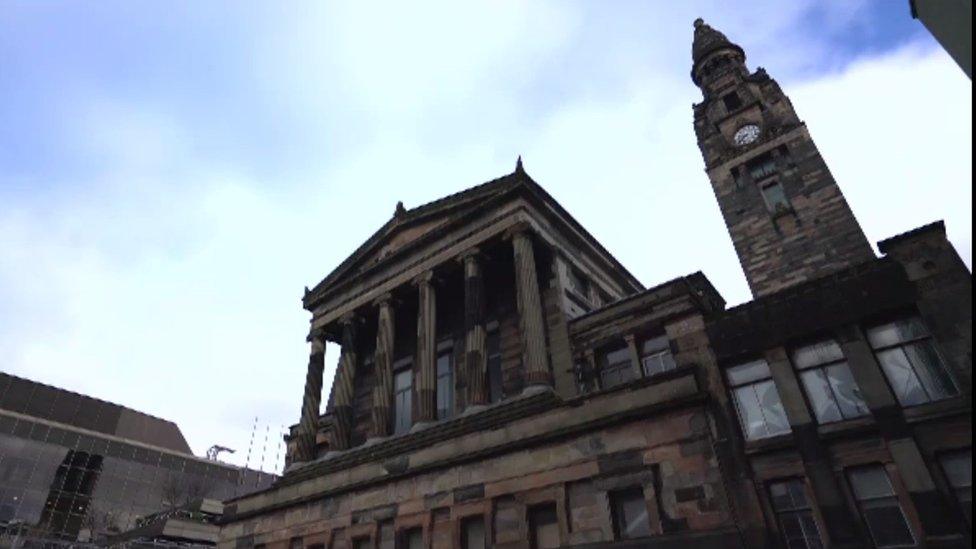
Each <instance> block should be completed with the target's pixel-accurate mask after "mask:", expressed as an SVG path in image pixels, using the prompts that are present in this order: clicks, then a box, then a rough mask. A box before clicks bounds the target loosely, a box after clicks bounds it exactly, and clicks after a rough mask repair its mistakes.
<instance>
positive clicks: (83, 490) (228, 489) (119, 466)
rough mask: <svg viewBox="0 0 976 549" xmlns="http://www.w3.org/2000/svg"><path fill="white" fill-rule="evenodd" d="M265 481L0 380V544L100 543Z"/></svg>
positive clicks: (162, 433)
mask: <svg viewBox="0 0 976 549" xmlns="http://www.w3.org/2000/svg"><path fill="white" fill-rule="evenodd" d="M274 479H275V475H272V474H270V473H264V472H260V471H254V470H251V469H243V468H239V467H236V466H233V465H230V464H227V463H222V462H218V461H212V460H207V459H204V458H200V457H196V456H194V455H193V454H192V452H191V451H190V447H189V445H188V444H187V443H186V440H185V439H184V438H183V435H182V433H181V432H180V429H179V427H177V425H176V424H174V423H172V422H169V421H166V420H163V419H159V418H156V417H152V416H150V415H147V414H143V413H141V412H137V411H135V410H130V409H128V408H125V407H123V406H119V405H117V404H112V403H109V402H104V401H101V400H98V399H95V398H91V397H88V396H85V395H80V394H77V393H72V392H70V391H66V390H63V389H58V388H55V387H51V386H48V385H44V384H42V383H37V382H34V381H30V380H27V379H23V378H20V377H16V376H13V375H9V374H5V373H2V372H0V534H2V533H4V532H7V533H10V532H13V531H16V532H18V533H20V534H24V535H29V536H32V537H35V536H36V537H50V538H56V539H61V540H80V541H87V540H95V539H101V538H104V537H106V536H109V535H112V534H114V533H118V532H122V531H126V530H128V529H130V528H132V527H133V526H135V522H136V519H137V518H138V517H140V516H144V515H149V514H152V513H156V512H158V511H161V510H164V509H167V508H171V507H175V506H178V505H182V504H185V503H186V502H188V501H191V500H194V499H198V498H210V499H218V500H225V499H229V498H232V497H234V496H239V495H243V494H246V493H249V492H252V491H254V490H257V489H261V488H265V487H267V486H269V485H270V484H271V483H272V482H273V481H274Z"/></svg>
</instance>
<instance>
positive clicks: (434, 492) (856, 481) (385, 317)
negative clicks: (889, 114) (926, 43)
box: [220, 21, 972, 549]
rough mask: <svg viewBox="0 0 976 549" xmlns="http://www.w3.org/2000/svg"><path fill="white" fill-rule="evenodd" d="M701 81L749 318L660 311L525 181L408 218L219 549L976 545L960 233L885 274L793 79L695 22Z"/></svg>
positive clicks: (685, 287) (319, 313)
mask: <svg viewBox="0 0 976 549" xmlns="http://www.w3.org/2000/svg"><path fill="white" fill-rule="evenodd" d="M693 60H694V68H693V72H692V78H693V79H694V81H695V82H696V83H697V84H699V85H700V86H701V87H702V89H703V92H704V94H705V101H704V102H703V103H702V104H700V105H696V106H695V129H696V131H697V133H698V135H699V143H700V145H701V148H702V152H703V155H704V157H705V161H706V166H707V168H708V173H709V177H710V179H711V182H712V185H713V187H714V189H715V192H716V196H717V197H718V200H719V203H720V205H721V207H722V212H723V215H724V216H725V218H726V221H727V224H728V226H729V232H730V235H731V236H732V240H733V244H734V245H735V247H736V250H737V252H738V253H739V256H740V258H741V260H742V264H743V270H744V272H745V274H746V277H747V279H748V280H749V282H750V285H751V287H752V288H753V291H754V293H755V295H756V299H755V300H754V301H751V302H748V303H745V304H743V305H740V306H737V307H734V308H731V309H729V308H726V305H725V301H724V300H723V299H722V297H721V296H720V295H719V294H718V292H717V291H716V290H715V289H714V288H713V287H712V285H711V283H710V282H709V281H708V279H707V278H706V277H705V276H704V275H703V274H701V273H694V274H691V275H688V276H685V277H681V278H678V279H675V280H672V281H669V282H665V283H663V284H660V285H658V286H655V287H653V288H649V289H645V288H644V287H643V286H642V285H641V284H640V282H639V281H637V280H636V279H635V278H634V277H633V276H632V275H630V274H629V273H628V272H627V271H626V269H624V267H623V266H621V265H620V264H619V263H618V262H617V261H616V260H615V259H614V258H613V256H612V255H611V254H610V253H609V252H608V251H607V250H606V249H604V248H603V246H601V245H600V243H599V242H597V241H596V240H595V239H594V238H593V237H592V236H591V235H590V234H589V233H588V232H587V231H586V230H585V229H584V228H583V227H582V226H580V225H579V224H578V223H577V222H576V221H575V220H574V219H573V218H572V217H571V216H570V215H569V213H567V212H566V211H565V210H564V209H563V208H562V207H561V206H559V204H558V203H557V202H556V201H555V200H553V199H552V197H551V196H549V195H548V194H547V193H546V192H545V191H544V190H543V189H542V188H541V187H540V186H539V185H538V184H537V183H535V181H533V180H532V178H531V177H529V176H528V174H527V173H526V172H525V170H524V169H523V167H522V164H521V161H519V163H518V164H517V166H516V169H515V171H514V172H513V173H511V174H509V175H507V176H504V177H502V178H499V179H496V180H494V181H490V182H488V183H485V184H483V185H480V186H477V187H474V188H471V189H468V190H466V191H463V192H461V193H458V194H455V195H452V196H449V197H446V198H444V199H441V200H438V201H435V202H432V203H430V204H427V205H424V206H420V207H418V208H415V209H412V210H406V209H405V208H403V207H402V205H398V207H397V209H396V211H395V213H394V216H393V218H392V219H391V220H390V222H388V223H387V224H386V225H384V227H382V228H381V229H380V230H379V231H378V232H377V233H376V234H375V235H374V236H373V237H371V238H370V239H369V240H368V241H367V242H366V243H364V244H363V245H362V246H361V247H360V248H359V249H358V250H356V251H355V252H354V253H353V255H352V256H350V257H349V259H347V260H346V261H344V262H343V263H342V264H341V265H340V266H339V267H338V268H337V269H336V270H335V271H334V272H333V273H332V274H330V275H329V276H327V277H326V278H325V279H324V280H323V281H322V282H321V283H320V284H318V285H317V286H316V287H315V288H313V289H311V290H309V291H308V292H307V293H306V295H305V299H304V305H305V307H306V309H308V310H309V311H310V312H311V314H312V319H311V329H310V335H309V340H310V341H311V342H312V353H311V358H310V362H309V373H308V383H307V387H306V391H305V397H304V400H303V403H302V407H301V410H302V416H301V421H300V422H299V423H298V424H297V425H295V426H293V427H292V429H291V434H290V435H289V436H288V447H289V454H288V467H287V470H286V472H285V474H284V475H283V477H282V478H281V479H280V480H279V481H278V482H277V483H276V484H275V486H273V487H272V488H270V489H268V490H265V491H262V492H260V493H257V494H253V495H250V496H247V497H242V498H238V499H236V500H233V501H231V502H229V503H228V505H227V508H226V511H225V517H224V519H223V526H222V530H221V542H220V545H221V546H222V547H228V548H230V547H256V546H260V547H266V548H281V549H285V548H292V547H319V548H322V549H324V548H330V549H331V548H347V547H348V548H359V547H377V548H387V547H389V548H399V547H405V548H413V547H428V548H442V547H443V548H448V547H464V548H467V547H489V546H490V547H498V548H523V547H526V548H528V547H581V548H582V547H605V546H614V547H660V548H666V547H679V546H681V547H688V546H691V547H705V548H708V547H716V548H718V547H722V548H732V547H741V548H746V547H748V548H753V547H786V546H790V547H871V546H886V545H890V544H892V543H897V544H900V546H914V547H962V546H967V547H968V546H969V544H970V536H971V533H970V532H971V526H970V522H969V521H970V520H971V518H970V517H971V502H970V499H967V498H968V496H967V494H968V493H970V492H969V491H968V490H970V488H968V487H967V485H966V484H965V482H966V481H965V478H963V477H964V476H965V475H961V473H960V471H964V470H965V469H966V468H965V467H964V465H965V464H966V463H968V464H969V465H968V468H969V469H970V470H971V445H972V443H971V411H972V397H971V395H972V392H971V369H972V316H971V307H972V286H971V275H970V273H969V272H968V270H967V269H966V267H965V266H964V265H963V264H962V262H961V260H960V259H959V256H958V255H957V254H956V252H955V250H954V249H953V248H952V247H951V245H950V244H949V243H948V241H947V239H946V236H945V228H944V226H943V225H942V224H941V223H935V224H932V225H929V226H926V227H921V228H919V229H916V230H914V231H911V232H908V233H905V234H903V235H900V236H897V237H894V238H891V239H889V240H886V241H884V242H881V243H880V244H879V249H880V250H881V252H882V253H883V254H884V256H883V257H880V258H877V257H875V255H874V254H873V252H872V251H871V247H870V245H869V244H868V243H867V241H866V239H865V238H864V235H863V233H862V232H861V229H860V227H859V226H858V224H857V222H856V220H855V218H854V217H853V214H852V213H851V211H850V209H849V208H848V206H847V204H846V202H845V201H844V199H843V195H842V194H841V192H840V189H839V187H838V186H837V184H836V182H835V181H834V180H833V179H832V177H831V176H830V174H829V171H828V170H827V168H826V165H825V164H824V162H823V159H822V158H821V157H820V155H819V153H818V152H817V149H816V147H815V145H814V144H813V142H812V140H811V139H810V137H809V135H808V134H807V133H806V130H805V128H804V127H803V125H802V123H800V122H799V120H798V119H797V117H796V115H795V113H794V112H793V109H792V107H791V106H790V104H789V100H788V98H786V96H785V95H784V94H783V93H782V91H781V90H780V89H779V87H778V86H777V85H776V83H775V81H773V80H771V79H770V78H769V77H768V76H766V75H765V72H764V71H762V70H761V69H760V70H759V71H756V72H755V73H749V72H748V71H747V70H746V69H745V65H744V61H745V55H744V52H743V51H742V49H741V48H739V47H738V46H736V45H735V44H733V43H731V42H729V41H728V40H727V39H726V38H725V36H724V35H722V34H721V33H718V32H717V31H715V30H713V29H711V28H710V27H708V26H707V25H705V24H704V23H702V22H700V21H699V22H696V29H695V41H694V47H693ZM729 90H737V93H738V94H739V96H738V101H739V103H736V100H735V99H733V100H726V99H723V98H724V97H725V94H727V93H728V91H729ZM723 109H729V110H731V112H726V111H725V110H723ZM750 125H755V126H756V129H755V130H752V129H747V131H745V132H743V133H740V129H741V128H742V127H743V126H750ZM737 134H738V135H737ZM757 159H759V160H761V162H757V161H756V160H757ZM752 171H756V173H757V174H758V175H759V177H755V178H754V177H752ZM771 181H774V182H775V183H777V184H778V186H779V188H778V189H774V190H773V191H770V190H769V188H768V184H769V183H770V182H771ZM771 205H772V206H773V207H771ZM777 205H779V206H777ZM899 338H901V339H899ZM324 340H327V341H332V342H335V343H339V344H341V346H342V351H341V353H340V356H339V357H338V360H339V364H340V365H339V368H338V372H337V374H336V379H335V380H334V382H333V384H332V387H333V388H332V392H331V394H330V396H329V398H328V400H327V405H326V411H325V414H321V415H319V416H318V417H317V418H313V417H312V416H314V415H315V414H314V413H312V412H311V411H312V410H318V408H319V403H320V399H321V395H320V387H321V367H322V366H321V365H322V362H323V360H324V359H323V355H322V353H323V348H322V345H321V343H320V342H321V341H324ZM313 419H314V421H313ZM312 424H315V428H312V427H310V426H311V425H312ZM967 459H968V462H967ZM960 464H962V465H963V466H961V465H960ZM866 482H873V483H874V484H871V485H870V486H867V487H866V485H865V483H866ZM879 521H881V522H879ZM879 524H880V525H882V526H883V527H881V526H879Z"/></svg>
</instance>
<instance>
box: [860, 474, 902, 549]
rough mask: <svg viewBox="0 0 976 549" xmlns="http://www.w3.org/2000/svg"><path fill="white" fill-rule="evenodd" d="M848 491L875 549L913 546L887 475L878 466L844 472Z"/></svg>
mask: <svg viewBox="0 0 976 549" xmlns="http://www.w3.org/2000/svg"><path fill="white" fill-rule="evenodd" d="M848 478H849V479H850V482H851V489H852V491H853V492H854V497H855V499H857V504H858V507H859V508H860V510H861V517H862V518H863V519H864V522H865V523H866V524H867V526H868V531H869V532H870V533H871V538H872V539H873V540H874V543H875V545H876V546H877V547H903V546H908V545H914V544H915V536H914V535H913V534H912V530H911V528H910V527H909V526H908V521H907V520H906V519H905V513H904V512H902V509H901V505H900V504H899V503H898V498H897V497H896V496H895V490H894V488H892V486H891V481H890V480H889V479H888V473H886V472H885V470H884V467H882V466H880V465H871V466H868V467H858V468H856V469H851V470H849V471H848Z"/></svg>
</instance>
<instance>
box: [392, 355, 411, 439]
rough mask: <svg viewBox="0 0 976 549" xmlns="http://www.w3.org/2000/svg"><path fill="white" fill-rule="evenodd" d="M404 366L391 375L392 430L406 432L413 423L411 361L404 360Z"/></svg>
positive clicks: (397, 432) (398, 432)
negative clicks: (392, 394)
mask: <svg viewBox="0 0 976 549" xmlns="http://www.w3.org/2000/svg"><path fill="white" fill-rule="evenodd" d="M405 364H406V366H405V368H404V369H402V370H397V371H396V373H395V374H394V376H393V390H394V410H393V432H394V433H396V434H400V433H406V432H407V431H409V430H410V427H411V425H413V409H412V406H413V370H412V369H411V368H412V366H413V365H412V361H410V360H409V359H408V360H406V361H405Z"/></svg>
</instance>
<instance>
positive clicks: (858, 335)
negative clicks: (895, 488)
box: [838, 325, 963, 537]
mask: <svg viewBox="0 0 976 549" xmlns="http://www.w3.org/2000/svg"><path fill="white" fill-rule="evenodd" d="M838 335H839V337H840V340H841V349H843V350H844V356H846V357H847V363H848V364H849V365H850V367H851V374H852V376H853V377H854V381H855V382H857V384H858V387H859V388H860V389H861V395H862V396H863V397H864V402H865V404H867V405H868V409H870V410H871V415H872V416H873V417H874V421H875V423H876V424H877V426H878V431H880V432H881V437H882V438H884V440H885V443H886V444H887V445H888V451H889V452H891V458H892V460H893V461H894V462H895V465H896V466H897V467H898V473H899V474H900V475H901V478H902V481H903V482H904V484H905V488H906V489H907V490H908V494H909V496H911V498H912V503H914V504H915V510H916V511H917V512H918V517H919V520H920V521H921V522H922V528H923V529H924V530H925V535H926V537H939V536H950V535H956V534H958V533H959V525H960V524H961V523H962V522H963V518H962V517H961V516H958V514H957V513H956V512H955V511H954V510H953V507H952V505H951V504H950V503H949V501H948V500H947V499H946V498H945V497H944V496H943V495H942V494H941V493H940V492H939V490H938V489H937V488H936V485H935V481H934V479H933V478H932V473H931V471H930V468H929V466H928V465H927V464H926V461H925V458H924V457H923V456H922V452H921V451H920V449H919V447H918V443H917V442H916V440H915V437H914V433H913V430H912V428H911V426H910V425H909V424H908V421H907V420H906V419H905V414H904V412H903V411H902V408H901V406H900V405H899V404H898V400H897V399H896V398H895V395H894V394H892V392H891V389H890V388H889V386H888V383H887V381H886V380H885V377H884V372H883V371H882V370H881V365H880V364H878V360H877V358H876V357H875V356H874V351H873V350H872V349H871V345H870V344H869V343H868V341H867V340H866V339H865V337H864V334H863V333H862V332H861V329H860V327H859V326H856V325H852V326H846V327H844V328H843V329H841V330H840V332H839V334H838Z"/></svg>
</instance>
